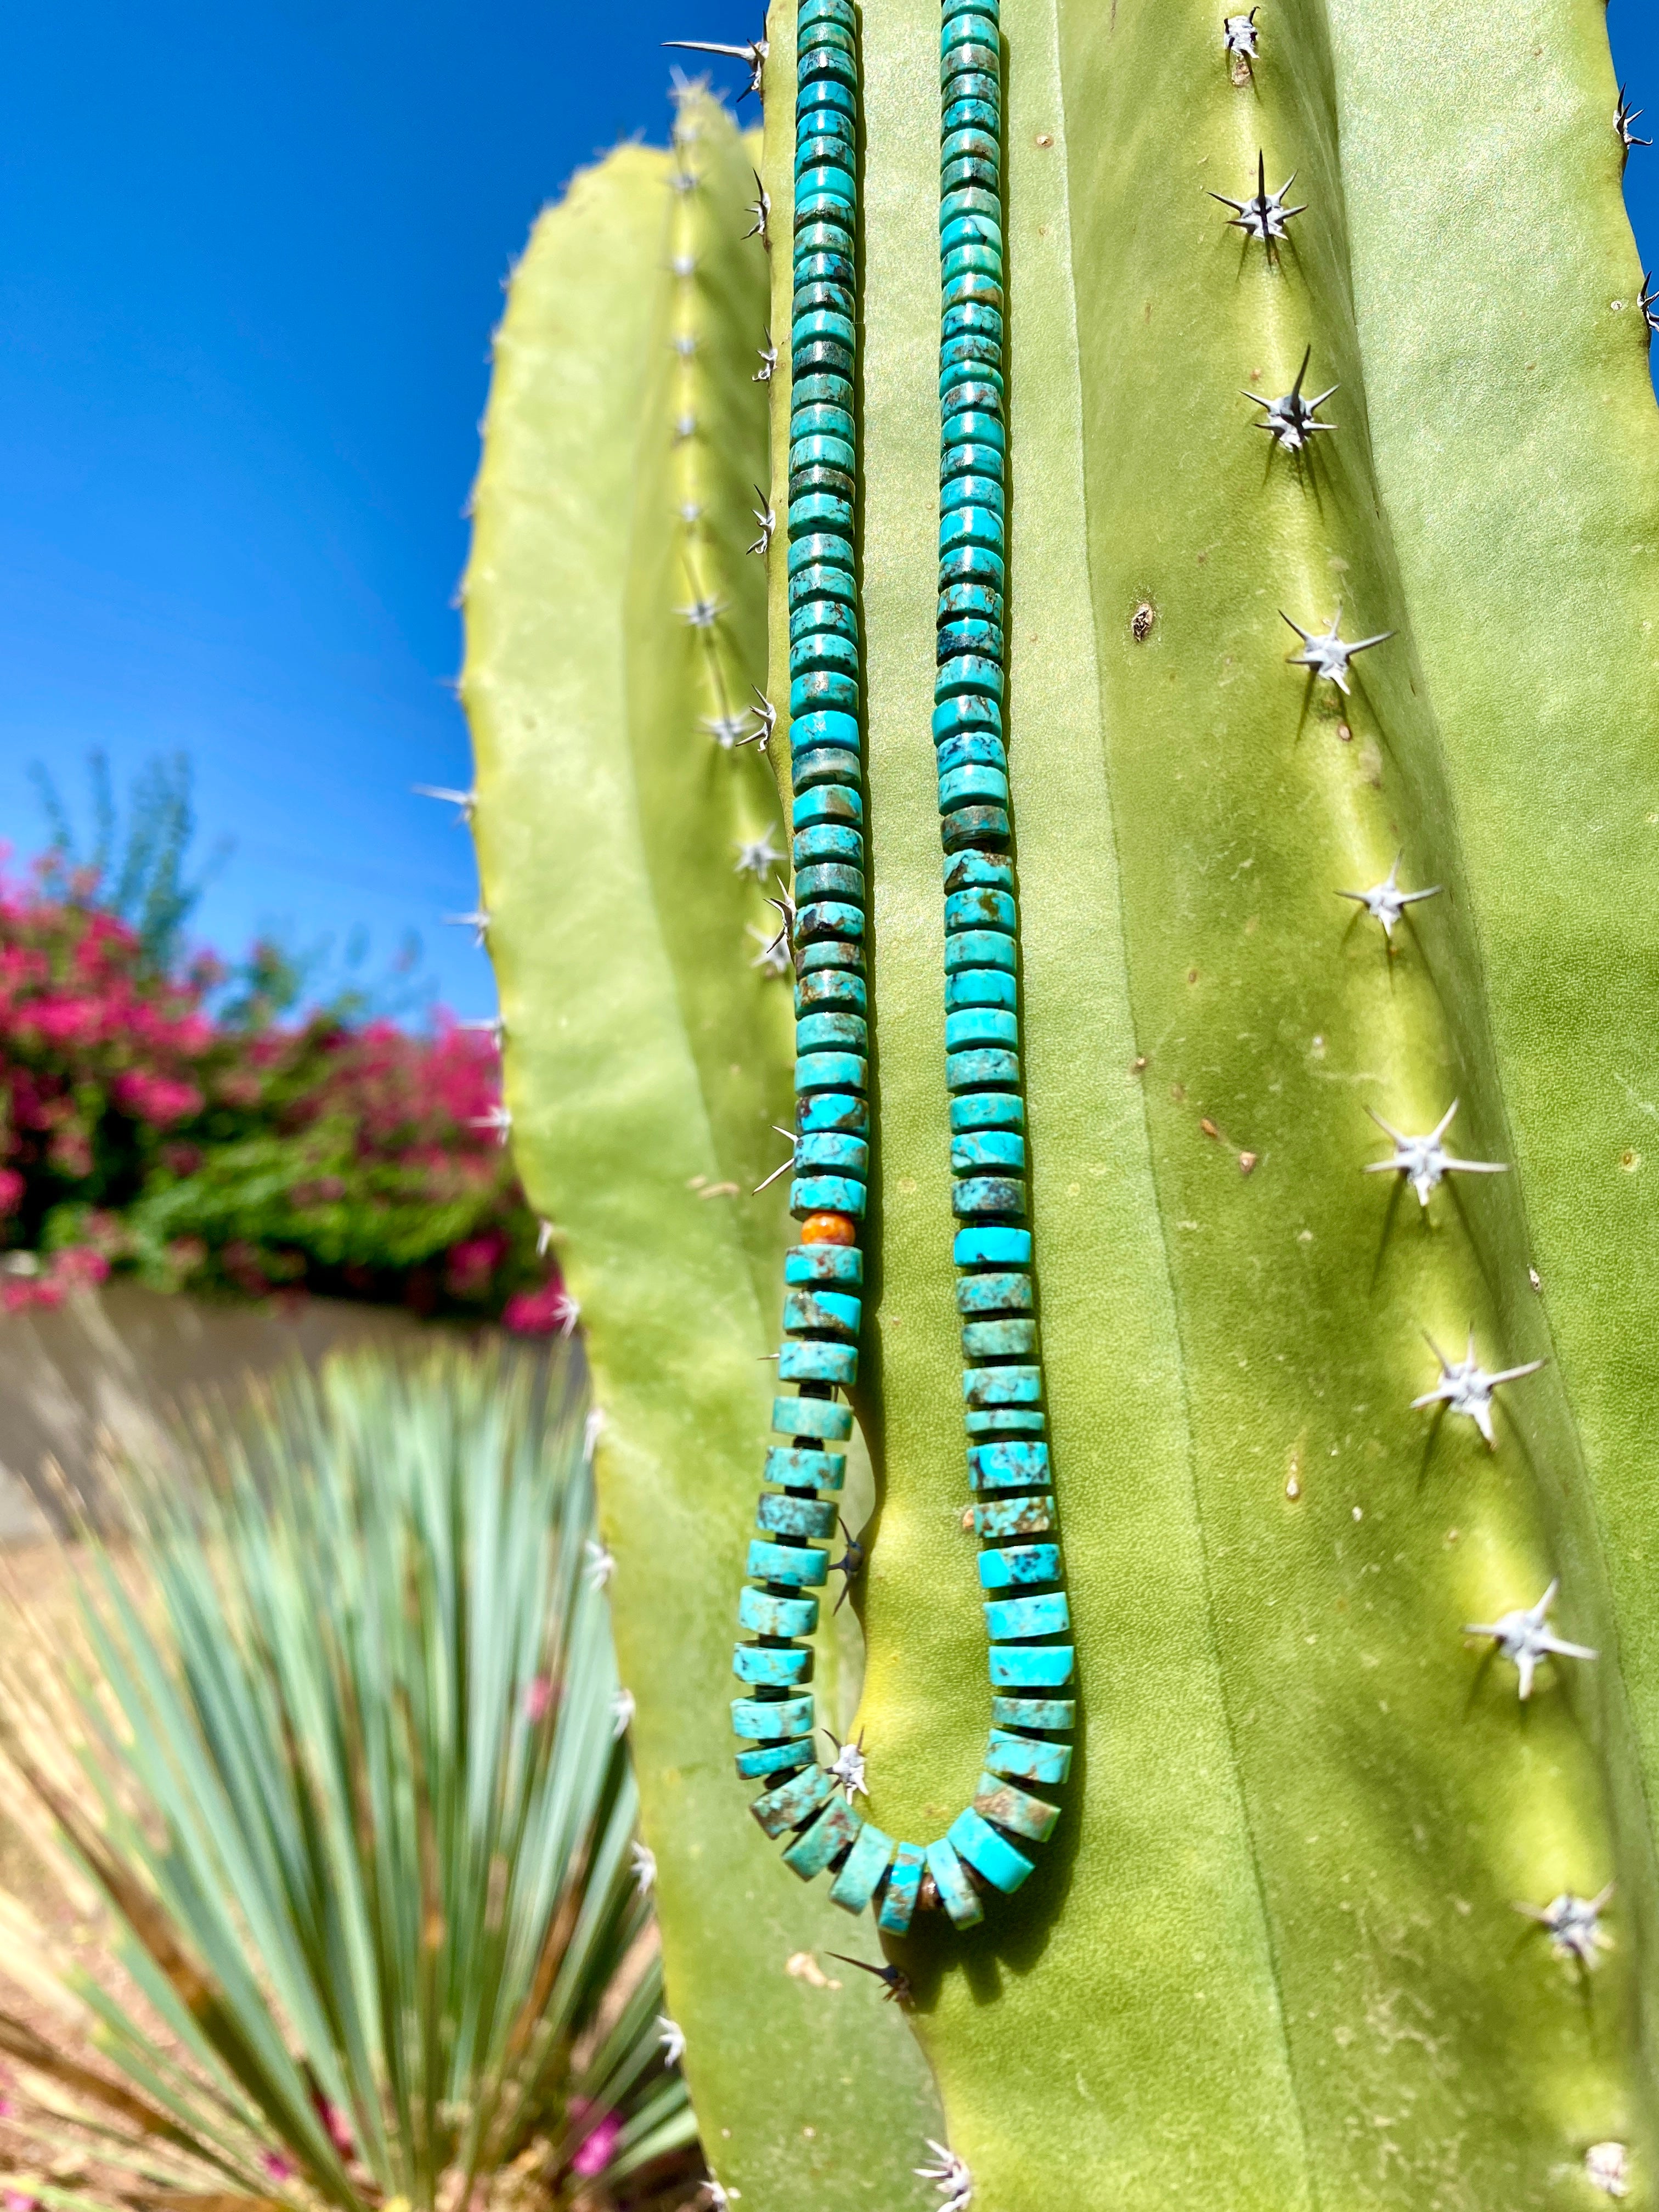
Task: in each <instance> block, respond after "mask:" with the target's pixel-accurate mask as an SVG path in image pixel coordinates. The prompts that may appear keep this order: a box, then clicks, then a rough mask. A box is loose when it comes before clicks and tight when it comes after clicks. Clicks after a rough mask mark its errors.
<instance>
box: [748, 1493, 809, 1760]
mask: <svg viewBox="0 0 1659 2212" xmlns="http://www.w3.org/2000/svg"><path fill="white" fill-rule="evenodd" d="M744 1573H745V1574H746V1575H752V1576H753V1577H754V1579H755V1580H756V1581H757V1583H784V1584H785V1585H786V1586H787V1588H789V1589H822V1587H823V1584H824V1583H825V1582H826V1581H827V1580H828V1579H829V1554H828V1553H824V1552H820V1551H818V1550H817V1548H816V1547H814V1546H812V1545H811V1544H768V1543H765V1542H763V1541H762V1540H761V1538H760V1537H758V1536H751V1537H750V1540H749V1559H748V1563H747V1565H745V1566H744ZM793 1733H794V1731H793V1729H792V1730H791V1734H792V1735H793Z"/></svg>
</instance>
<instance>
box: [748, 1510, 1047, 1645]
mask: <svg viewBox="0 0 1659 2212" xmlns="http://www.w3.org/2000/svg"><path fill="white" fill-rule="evenodd" d="M1053 1527H1054V1499H1053V1498H987V1501H986V1502H985V1504H982V1505H975V1508H974V1534H975V1535H976V1536H978V1537H980V1538H981V1539H982V1540H983V1541H987V1542H991V1543H994V1542H997V1541H1000V1540H1001V1539H1003V1538H1006V1537H1008V1536H1040V1535H1041V1534H1042V1533H1043V1531H1044V1530H1045V1529H1048V1528H1053ZM779 1602H782V1601H781V1600H780V1601H779ZM790 1633H792V1634H799V1635H805V1634H806V1633H808V1632H807V1631H806V1630H805V1629H800V1630H793V1631H791V1632H790Z"/></svg>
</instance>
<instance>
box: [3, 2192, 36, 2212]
mask: <svg viewBox="0 0 1659 2212" xmlns="http://www.w3.org/2000/svg"><path fill="white" fill-rule="evenodd" d="M39 2202H40V2199H39V2198H38V2197H30V2196H28V2195H27V2194H26V2192H25V2191H22V2190H21V2189H9V2190H7V2191H6V2192H5V2197H4V2203H5V2212H34V2208H35V2206H36V2205H37V2204H38V2203H39Z"/></svg>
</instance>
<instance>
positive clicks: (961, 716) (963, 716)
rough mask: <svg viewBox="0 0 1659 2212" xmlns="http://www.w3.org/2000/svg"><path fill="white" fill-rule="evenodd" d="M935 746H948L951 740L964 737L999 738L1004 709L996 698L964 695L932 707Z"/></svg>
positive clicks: (967, 693) (966, 693) (945, 700)
mask: <svg viewBox="0 0 1659 2212" xmlns="http://www.w3.org/2000/svg"><path fill="white" fill-rule="evenodd" d="M932 727H933V744H934V745H935V746H936V747H937V746H939V745H942V744H949V743H950V741H951V738H963V737H969V736H972V735H974V734H975V733H977V734H978V735H981V736H990V737H996V738H1000V736H1001V735H1002V708H1001V706H1000V702H998V701H996V700H995V699H981V698H978V697H976V696H974V695H973V694H972V693H970V692H963V693H962V694H960V695H959V696H957V697H955V698H952V699H941V700H939V701H938V702H936V703H935V705H934V708H933V723H932Z"/></svg>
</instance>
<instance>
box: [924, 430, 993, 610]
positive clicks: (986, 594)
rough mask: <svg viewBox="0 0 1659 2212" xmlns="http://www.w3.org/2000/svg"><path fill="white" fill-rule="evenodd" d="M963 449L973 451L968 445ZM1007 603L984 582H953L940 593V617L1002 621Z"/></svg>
mask: <svg viewBox="0 0 1659 2212" xmlns="http://www.w3.org/2000/svg"><path fill="white" fill-rule="evenodd" d="M963 450H964V451H967V452H969V453H971V452H972V450H973V448H972V447H965V448H963ZM1004 611H1005V603H1004V600H1003V597H1002V594H1001V592H994V591H991V590H989V589H987V586H985V585H983V584H953V585H951V586H950V587H949V588H948V589H947V590H945V591H943V592H940V593H939V621H940V622H941V623H944V622H945V621H947V620H948V619H949V618H950V617H952V616H956V615H983V616H984V617H986V619H987V621H988V622H994V623H1000V622H1001V620H1002V617H1003V613H1004Z"/></svg>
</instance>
